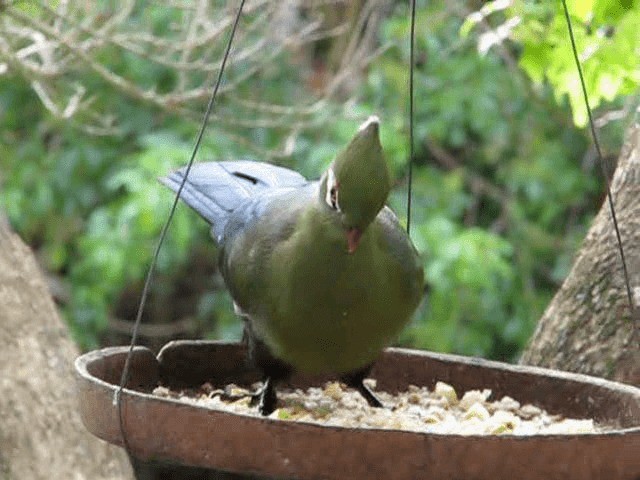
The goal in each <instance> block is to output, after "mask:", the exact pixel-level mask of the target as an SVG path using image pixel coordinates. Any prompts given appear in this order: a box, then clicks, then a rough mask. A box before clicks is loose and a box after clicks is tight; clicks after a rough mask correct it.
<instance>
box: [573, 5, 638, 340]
mask: <svg viewBox="0 0 640 480" xmlns="http://www.w3.org/2000/svg"><path fill="white" fill-rule="evenodd" d="M562 8H563V10H564V18H565V20H566V21H567V28H568V30H569V39H570V40H571V50H572V52H573V59H574V61H575V63H576V67H577V69H578V76H579V77H580V86H581V87H582V96H583V97H584V104H585V106H586V108H587V115H588V117H589V126H590V128H591V135H592V137H593V144H594V146H595V147H596V152H597V154H598V161H599V163H600V168H601V170H602V176H603V177H604V180H605V183H606V186H607V200H608V202H609V210H610V211H611V219H612V220H613V228H614V229H615V232H616V239H617V241H618V250H619V252H620V260H621V261H622V272H623V275H624V283H625V286H626V290H627V300H628V302H629V308H630V313H631V318H632V321H634V322H635V324H636V325H635V328H636V333H637V334H638V335H640V325H638V323H639V322H640V320H638V319H637V315H636V309H635V305H634V302H633V294H632V293H631V282H630V281H629V272H628V270H627V262H626V260H625V257H624V248H623V246H622V237H621V235H620V228H619V227H618V219H617V217H616V210H615V208H614V206H613V195H611V178H610V177H609V172H607V169H606V168H605V164H604V158H603V156H602V150H601V149H600V142H599V141H598V135H597V134H596V127H595V122H594V121H593V115H592V114H591V106H590V105H589V97H588V95H587V87H586V86H585V83H584V75H583V74H582V66H581V65H580V59H579V58H578V49H577V48H576V40H575V37H574V35H573V27H572V25H571V18H570V16H569V10H568V8H567V2H566V0H562ZM639 338H640V337H639Z"/></svg>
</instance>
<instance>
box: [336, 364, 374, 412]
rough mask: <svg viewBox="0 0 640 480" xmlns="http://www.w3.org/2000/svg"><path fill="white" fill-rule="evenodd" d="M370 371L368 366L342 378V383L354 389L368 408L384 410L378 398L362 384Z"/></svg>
mask: <svg viewBox="0 0 640 480" xmlns="http://www.w3.org/2000/svg"><path fill="white" fill-rule="evenodd" d="M370 370H371V367H370V366H368V367H366V368H363V369H362V370H358V371H356V372H353V373H349V374H347V375H344V376H343V377H342V381H343V382H344V383H346V384H347V386H349V387H351V388H354V389H356V390H357V391H358V392H359V393H360V395H362V397H363V398H364V399H365V400H366V401H367V403H368V404H369V406H371V407H375V408H384V405H383V404H382V402H381V401H380V399H379V398H378V397H376V395H375V393H373V391H372V390H371V389H370V388H369V387H367V386H366V385H365V384H364V379H365V377H366V376H367V374H368V373H369V371H370Z"/></svg>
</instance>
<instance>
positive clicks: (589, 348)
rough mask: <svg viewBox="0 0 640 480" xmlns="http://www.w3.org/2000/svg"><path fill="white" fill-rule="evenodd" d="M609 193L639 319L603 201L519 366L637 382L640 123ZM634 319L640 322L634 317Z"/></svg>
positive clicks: (627, 143) (629, 135)
mask: <svg viewBox="0 0 640 480" xmlns="http://www.w3.org/2000/svg"><path fill="white" fill-rule="evenodd" d="M611 190H612V195H613V201H614V206H615V211H616V217H617V220H618V225H619V227H620V234H621V237H622V243H623V247H624V254H625V259H626V262H627V268H628V272H629V280H630V285H631V291H632V294H633V297H634V299H633V300H634V303H635V305H636V308H635V315H634V312H633V311H632V310H631V309H630V308H629V301H628V296H627V293H626V287H625V282H624V276H623V270H622V262H621V260H620V253H619V250H618V245H617V242H616V236H615V231H614V228H613V222H612V218H611V212H610V210H609V204H608V201H607V200H606V199H605V202H604V203H603V205H602V207H601V209H600V212H599V213H598V215H597V216H596V218H595V219H594V222H593V225H592V226H591V229H590V230H589V232H588V234H587V236H586V238H585V240H584V244H583V245H582V247H581V249H580V251H579V252H578V255H577V257H576V259H575V262H574V264H573V267H572V269H571V272H570V273H569V275H568V277H567V278H566V280H565V281H564V284H563V285H562V287H561V288H560V290H558V292H557V293H556V295H555V297H554V298H553V300H552V301H551V303H550V304H549V306H548V307H547V310H546V311H545V313H544V315H543V316H542V318H541V319H540V321H539V323H538V326H537V328H536V330H535V333H534V334H533V337H532V338H531V340H530V343H529V345H528V347H527V348H526V350H525V352H524V354H523V355H522V358H521V363H526V364H532V365H539V366H545V367H551V368H557V369H562V370H569V371H573V372H580V373H587V374H591V375H596V376H600V377H605V378H610V379H614V380H618V381H622V382H626V383H630V384H633V385H640V338H639V337H640V336H639V334H638V328H639V327H638V322H639V321H640V318H638V315H639V313H640V312H639V310H638V304H639V303H640V125H638V124H634V125H632V126H631V127H630V128H629V130H628V132H627V136H626V141H625V144H624V146H623V148H622V152H621V154H620V157H619V159H618V165H617V168H616V171H615V174H614V177H613V180H612V182H611ZM633 316H635V317H636V318H635V319H634V318H632V317H633Z"/></svg>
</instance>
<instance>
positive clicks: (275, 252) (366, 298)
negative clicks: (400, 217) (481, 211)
mask: <svg viewBox="0 0 640 480" xmlns="http://www.w3.org/2000/svg"><path fill="white" fill-rule="evenodd" d="M296 217H297V219H296V221H295V224H294V225H290V226H289V227H288V228H289V229H290V231H289V232H284V233H283V232H282V231H278V232H276V230H278V229H277V228H276V230H273V228H274V227H273V226H272V227H271V228H272V230H273V231H272V232H271V233H268V232H266V231H263V232H261V233H259V232H253V234H251V232H249V234H247V235H245V245H244V255H243V259H242V260H240V259H238V261H237V262H236V265H231V266H230V267H231V269H232V270H237V269H238V268H240V269H241V270H244V273H242V271H241V272H239V273H236V274H235V275H233V278H232V279H231V280H232V282H230V283H232V284H233V283H234V278H235V283H236V288H235V290H236V293H239V294H240V297H243V298H238V296H237V295H234V297H236V301H238V303H239V304H240V306H241V307H242V308H243V309H245V310H247V313H248V314H249V316H250V317H251V320H252V323H253V326H254V330H255V331H256V333H257V334H258V335H259V336H260V337H261V339H262V340H263V341H264V342H265V343H266V344H267V345H268V346H269V348H270V349H271V351H272V353H273V354H274V355H275V356H276V357H278V358H280V359H281V360H284V361H285V362H287V363H290V364H291V365H293V366H294V367H295V368H296V369H298V370H301V371H306V372H333V373H345V372H349V371H353V370H355V369H358V368H361V367H364V366H366V365H368V364H370V363H371V362H373V361H374V360H375V359H376V357H377V356H378V354H379V353H380V350H381V349H382V348H384V347H385V346H387V345H388V344H389V343H390V342H391V341H393V339H394V337H395V336H396V335H397V334H398V333H399V331H400V330H401V329H402V327H403V326H404V325H405V324H406V322H407V321H408V320H409V318H410V316H411V314H412V313H413V312H414V310H415V308H416V306H417V304H418V302H419V301H420V297H421V294H422V287H423V273H422V266H421V262H420V260H419V257H418V255H417V253H416V251H415V249H414V247H413V245H412V244H411V242H410V240H409V239H408V237H407V236H406V234H405V233H404V231H403V230H402V229H401V227H400V226H399V225H398V224H397V222H396V221H395V217H394V216H393V214H392V213H391V212H390V211H389V210H388V209H385V210H382V211H381V213H380V214H379V215H378V217H377V218H376V220H375V221H374V222H373V223H372V224H371V225H370V226H369V228H368V229H367V230H366V231H365V233H364V234H363V236H362V239H361V241H360V245H359V247H358V249H357V250H356V252H355V253H353V254H349V253H347V245H346V237H345V233H344V230H343V229H342V228H341V227H340V225H339V224H338V223H336V222H335V221H334V220H333V219H332V217H331V214H330V212H327V211H326V209H324V208H323V205H320V204H312V205H311V206H309V207H308V208H306V209H304V210H303V211H301V212H300V214H299V215H296ZM272 225H273V224H272ZM261 228H265V229H269V228H270V227H268V226H263V227H261ZM274 235H275V236H276V237H279V238H278V241H274V240H273V238H274V237H273V236H274ZM269 238H272V240H269ZM248 270H251V271H248ZM251 279H253V280H251ZM238 282H244V284H243V285H242V286H240V288H238V287H239V285H238ZM239 290H243V291H242V292H240V291H239ZM233 293H234V288H233V287H232V294H233Z"/></svg>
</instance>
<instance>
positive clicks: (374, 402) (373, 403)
mask: <svg viewBox="0 0 640 480" xmlns="http://www.w3.org/2000/svg"><path fill="white" fill-rule="evenodd" d="M353 387H354V388H355V389H356V390H358V392H359V393H360V395H362V396H363V397H364V399H365V400H366V401H367V403H368V404H369V406H370V407H374V408H384V405H383V404H382V402H381V401H380V399H379V398H378V397H376V395H375V393H373V391H372V390H371V389H370V388H369V387H367V386H366V385H365V384H364V382H362V380H361V381H360V383H359V384H358V385H353Z"/></svg>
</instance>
